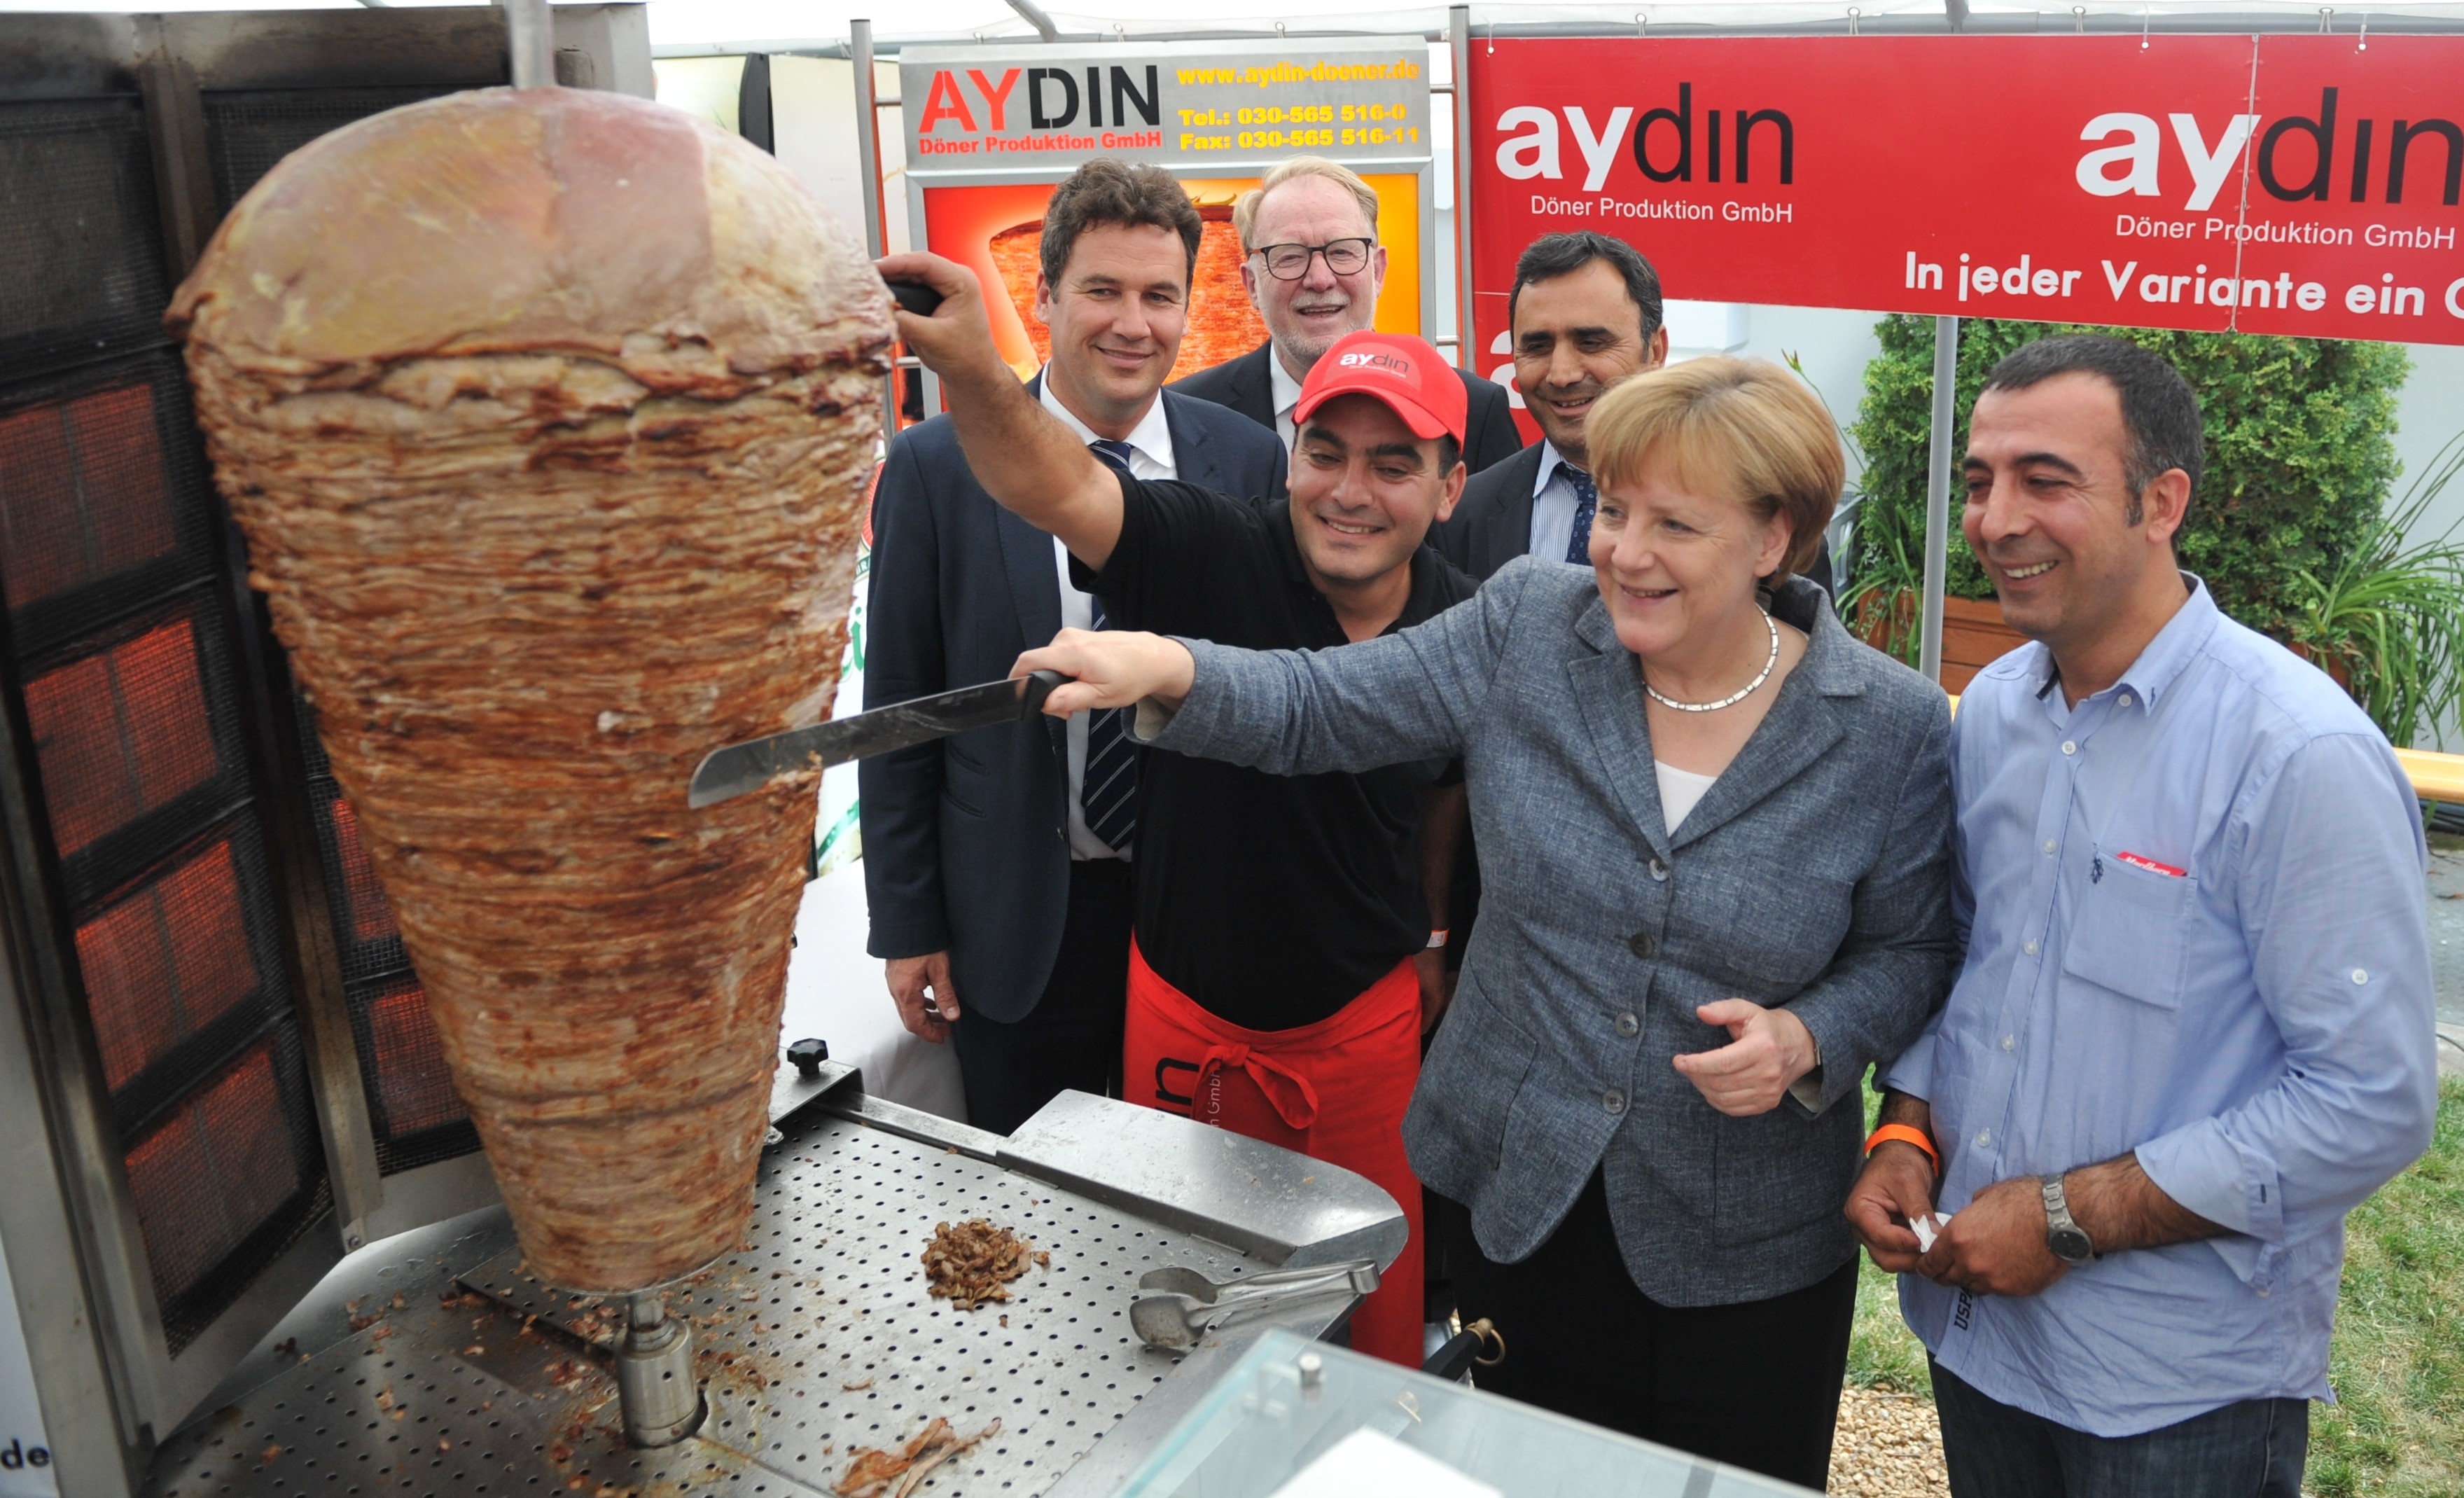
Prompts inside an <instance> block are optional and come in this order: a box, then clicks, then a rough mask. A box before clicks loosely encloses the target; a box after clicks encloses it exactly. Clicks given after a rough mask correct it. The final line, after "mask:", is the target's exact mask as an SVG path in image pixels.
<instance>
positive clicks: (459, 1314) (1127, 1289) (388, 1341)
mask: <svg viewBox="0 0 2464 1498" xmlns="http://www.w3.org/2000/svg"><path fill="white" fill-rule="evenodd" d="M847 1081H848V1079H847V1076H846V1074H845V1071H844V1068H838V1069H837V1074H835V1075H833V1076H831V1077H829V1078H826V1079H825V1084H824V1085H823V1086H821V1087H814V1086H811V1085H810V1084H807V1085H805V1086H804V1087H802V1088H788V1087H786V1086H785V1085H784V1084H782V1089H781V1090H782V1093H787V1094H792V1095H790V1096H788V1097H787V1098H785V1101H787V1102H790V1103H794V1104H797V1105H799V1106H801V1109H802V1111H801V1112H793V1113H790V1114H789V1115H788V1116H785V1117H783V1118H782V1119H781V1131H782V1134H783V1138H782V1139H781V1142H780V1143H779V1144H778V1145H777V1146H775V1147H774V1148H773V1149H772V1150H771V1151H770V1152H769V1154H768V1155H767V1157H765V1160H764V1164H763V1170H762V1176H761V1184H760V1187H759V1196H758V1198H757V1203H756V1207H755V1214H754V1222H753V1225H752V1228H751V1230H750V1232H749V1233H748V1236H747V1241H746V1244H745V1246H744V1247H743V1248H741V1249H740V1250H739V1251H738V1252H737V1253H735V1254H733V1255H731V1256H729V1257H728V1258H727V1259H725V1260H722V1261H721V1262H720V1263H718V1264H717V1265H715V1266H713V1267H711V1268H710V1269H709V1270H707V1271H705V1272H704V1273H703V1274H702V1275H700V1276H696V1277H695V1279H694V1280H693V1281H692V1282H688V1283H686V1284H683V1285H680V1286H677V1287H675V1288H674V1289H672V1291H671V1305H672V1306H673V1309H674V1310H675V1311H676V1312H677V1313H680V1314H684V1315H688V1316H691V1317H693V1337H694V1345H695V1349H696V1372H697V1373H698V1375H699V1376H700V1377H701V1378H702V1380H703V1383H704V1387H705V1390H706V1393H707V1397H708V1399H709V1401H710V1415H709V1418H708V1421H707V1422H706V1423H705V1424H704V1425H703V1427H702V1429H701V1431H700V1433H699V1434H697V1435H695V1436H693V1437H691V1438H689V1439H687V1440H686V1441H684V1442H682V1443H679V1444H677V1445H674V1446H671V1447H667V1448H664V1449H660V1450H651V1451H646V1450H636V1449H632V1448H630V1447H628V1446H627V1445H626V1444H625V1443H624V1441H623V1440H622V1437H621V1435H620V1434H619V1432H620V1429H621V1427H620V1425H619V1422H618V1420H617V1408H616V1404H615V1384H614V1379H613V1377H612V1374H611V1373H610V1371H609V1367H608V1364H607V1361H606V1354H605V1350H604V1349H603V1348H601V1347H600V1346H598V1345H595V1343H594V1340H593V1338H594V1336H595V1334H596V1333H597V1332H598V1330H599V1328H600V1326H601V1325H602V1324H603V1323H605V1326H606V1327H608V1328H609V1329H610V1330H611V1331H612V1329H613V1327H614V1326H615V1325H616V1324H617V1320H618V1318H617V1316H616V1315H615V1313H614V1311H615V1308H612V1307H611V1308H607V1311H608V1313H607V1314H606V1315H605V1316H602V1315H599V1314H597V1312H599V1311H600V1310H601V1309H602V1308H600V1307H599V1306H597V1305H595V1304H591V1303H589V1302H588V1301H587V1298H586V1297H582V1296H575V1295H563V1294H557V1293H553V1292H551V1291H549V1290H548V1289H545V1288H544V1287H539V1286H537V1285H535V1284H533V1283H531V1282H530V1281H528V1280H527V1279H526V1278H525V1277H523V1276H522V1275H521V1273H520V1270H519V1264H518V1259H517V1255H516V1254H515V1252H514V1250H513V1242H512V1229H511V1226H510V1224H509V1223H507V1222H506V1220H505V1218H504V1214H503V1211H502V1209H501V1208H495V1209H491V1210H490V1211H489V1212H486V1213H479V1214H473V1217H472V1218H471V1219H466V1220H463V1221H462V1222H461V1223H457V1224H455V1225H454V1228H453V1230H452V1231H451V1232H450V1233H444V1232H437V1231H430V1232H428V1233H423V1234H419V1235H406V1237H405V1239H404V1240H399V1241H396V1242H394V1243H389V1244H385V1245H376V1246H375V1247H373V1248H371V1249H369V1250H365V1251H363V1253H362V1254H361V1255H358V1256H355V1257H354V1259H353V1260H352V1261H349V1262H346V1264H345V1265H344V1266H343V1267H341V1268H338V1269H337V1270H336V1271H335V1274H334V1275H333V1276H332V1277H329V1279H328V1281H327V1282H326V1284H325V1285H324V1286H321V1287H319V1294H318V1295H317V1296H312V1297H311V1299H310V1301H308V1302H305V1303H303V1305H302V1307H301V1308H300V1310H299V1311H297V1312H295V1313H294V1315H293V1316H292V1317H291V1318H289V1319H288V1320H286V1322H285V1324H284V1325H283V1326H282V1327H278V1328H276V1329H275V1333H274V1335H273V1336H272V1337H271V1338H269V1343H268V1345H267V1346H266V1347H264V1348H260V1350H259V1352H258V1354H257V1355H255V1356H254V1357H253V1358H252V1360H251V1363H250V1364H249V1365H247V1366H246V1367H245V1368H244V1370H243V1376H241V1377H238V1378H237V1379H236V1380H235V1382H236V1384H239V1385H245V1386H244V1387H238V1388H236V1392H231V1393H229V1397H228V1399H227V1401H226V1402H224V1403H223V1404H221V1406H220V1407H219V1408H214V1409H212V1410H211V1412H210V1413H209V1414H208V1415H207V1416H205V1417H204V1418H202V1419H201V1420H200V1421H198V1422H196V1423H195V1424H193V1425H191V1426H190V1427H189V1428H188V1429H187V1430H185V1431H183V1432H181V1433H180V1434H179V1435H178V1436H176V1437H174V1438H173V1439H172V1440H171V1441H170V1442H168V1443H166V1444H165V1448H164V1450H163V1452H162V1454H161V1456H160V1458H159V1459H158V1461H157V1464H156V1466H155V1470H154V1474H153V1481H152V1482H151V1484H150V1485H149V1488H148V1490H149V1491H150V1492H153V1493H156V1494H160V1495H163V1498H174V1495H177V1498H190V1495H198V1498H202V1495H206V1494H216V1495H220V1494H257V1493H263V1494H275V1493H281V1494H294V1493H298V1492H302V1491H307V1492H332V1493H371V1494H373V1493H403V1494H423V1495H425V1494H434V1495H438V1498H458V1495H465V1494H499V1493H538V1494H541V1495H548V1494H555V1493H560V1492H580V1493H587V1494H591V1495H594V1498H597V1495H602V1494H605V1495H611V1498H612V1495H613V1494H617V1493H627V1494H636V1495H648V1494H654V1493H655V1494H660V1495H671V1494H672V1495H677V1498H682V1495H688V1494H704V1493H710V1494H764V1495H768V1494H780V1495H804V1494H815V1493H822V1492H825V1491H826V1490H827V1489H828V1488H829V1487H831V1486H832V1485H833V1484H834V1483H836V1482H837V1481H838V1480H839V1478H840V1477H841V1476H842V1474H844V1473H845V1472H846V1470H847V1466H848V1465H849V1464H850V1462H852V1460H853V1459H854V1457H855V1455H856V1453H857V1452H858V1451H860V1450H862V1449H864V1448H866V1447H881V1448H891V1449H895V1448H896V1447H897V1446H899V1445H900V1444H902V1443H905V1442H906V1441H907V1440H908V1439H909V1438H910V1437H912V1436H913V1435H914V1434H916V1433H917V1432H918V1431H920V1430H921V1429H923V1428H924V1426H925V1425H926V1424H927V1422H929V1421H931V1420H932V1419H934V1418H935V1417H936V1416H937V1417H943V1418H946V1419H948V1420H949V1421H950V1422H951V1423H952V1424H953V1425H954V1426H956V1427H957V1428H958V1429H959V1430H960V1431H961V1432H962V1433H963V1434H967V1435H972V1434H974V1433H975V1432H976V1431H978V1430H979V1429H981V1428H983V1427H984V1426H985V1425H987V1424H989V1423H990V1422H991V1421H994V1420H995V1419H998V1420H999V1421H1001V1428H1000V1430H999V1431H998V1433H996V1434H995V1435H993V1436H992V1437H990V1438H988V1439H986V1440H985V1441H984V1442H982V1443H980V1444H979V1445H978V1446H976V1447H975V1448H973V1449H972V1450H971V1451H969V1452H967V1453H966V1454H965V1455H963V1456H961V1457H959V1458H957V1459H956V1460H954V1461H952V1462H950V1463H948V1464H946V1465H943V1466H941V1467H940V1468H938V1469H936V1470H935V1472H934V1473H933V1474H932V1475H931V1476H930V1477H928V1478H927V1479H926V1480H925V1482H924V1483H923V1485H922V1486H921V1487H920V1488H919V1489H918V1490H919V1491H924V1492H941V1493H947V1492H969V1493H1020V1494H1025V1493H1037V1492H1042V1491H1044V1490H1045V1488H1047V1487H1050V1486H1051V1485H1052V1484H1053V1483H1054V1482H1055V1481H1057V1480H1058V1479H1059V1478H1060V1477H1061V1475H1062V1474H1063V1473H1064V1472H1066V1471H1067V1470H1068V1469H1069V1468H1071V1467H1072V1466H1074V1465H1077V1464H1078V1463H1079V1462H1080V1461H1081V1460H1082V1459H1084V1458H1085V1457H1087V1456H1088V1454H1089V1452H1090V1451H1091V1450H1092V1449H1094V1448H1095V1446H1096V1444H1097V1442H1098V1440H1099V1438H1101V1437H1102V1436H1104V1435H1105V1433H1106V1432H1108V1431H1110V1430H1111V1429H1112V1427H1113V1426H1114V1424H1115V1422H1117V1421H1120V1420H1121V1419H1122V1418H1123V1417H1124V1416H1125V1415H1127V1414H1128V1413H1129V1412H1130V1411H1131V1410H1132V1409H1133V1408H1135V1407H1137V1406H1139V1405H1140V1404H1141V1403H1157V1404H1160V1405H1163V1406H1168V1407H1169V1408H1159V1409H1157V1410H1155V1411H1154V1412H1153V1413H1152V1414H1150V1416H1149V1419H1148V1420H1147V1421H1140V1422H1139V1426H1140V1427H1141V1428H1154V1427H1153V1424H1152V1421H1154V1420H1155V1417H1156V1416H1160V1415H1167V1414H1169V1413H1170V1411H1171V1409H1177V1408H1178V1407H1180V1406H1183V1405H1187V1404H1191V1403H1194V1402H1195V1401H1196V1400H1197V1399H1199V1397H1200V1396H1201V1395H1202V1394H1203V1392H1204V1391H1203V1387H1202V1380H1196V1379H1179V1378H1177V1377H1175V1372H1176V1368H1177V1361H1178V1360H1177V1358H1175V1357H1174V1356H1173V1355H1169V1354H1165V1353H1162V1352H1158V1351H1155V1350H1153V1349H1149V1348H1145V1347H1142V1346H1141V1345H1139V1343H1138V1342H1137V1340H1136V1338H1135V1337H1134V1336H1133V1334H1132V1333H1131V1331H1130V1323H1129V1306H1130V1300H1131V1296H1132V1294H1133V1289H1134V1287H1135V1285H1136V1283H1137V1279H1138V1276H1139V1275H1140V1274H1142V1273H1144V1272H1145V1271H1146V1270H1148V1269H1151V1268H1154V1267H1158V1266H1162V1265H1186V1266H1188V1267H1192V1268H1194V1269H1197V1270H1199V1272H1201V1273H1204V1274H1206V1275H1208V1276H1210V1277H1212V1278H1217V1279H1225V1278H1232V1277H1237V1276H1241V1275H1245V1274H1250V1273H1256V1272H1259V1271H1261V1270H1265V1269H1269V1268H1275V1267H1283V1266H1286V1265H1293V1264H1299V1263H1307V1262H1322V1261H1324V1260H1327V1259H1333V1258H1341V1257H1346V1256H1348V1255H1350V1254H1353V1253H1358V1252H1367V1253H1371V1254H1374V1255H1375V1257H1377V1258H1378V1260H1379V1262H1380V1263H1385V1262H1390V1261H1391V1260H1392V1258H1393V1256H1394V1254H1395V1252H1396V1251H1397V1250H1399V1248H1400V1246H1401V1243H1402V1231H1403V1229H1402V1221H1401V1215H1400V1213H1399V1211H1397V1209H1396V1208H1395V1206H1394V1203H1393V1202H1392V1201H1391V1200H1390V1199H1388V1198H1386V1197H1385V1196H1384V1194H1383V1193H1382V1192H1378V1191H1377V1190H1376V1188H1375V1187H1374V1186H1372V1185H1370V1183H1368V1182H1367V1181H1365V1180H1362V1179H1360V1178H1358V1177H1356V1176H1352V1175H1350V1174H1349V1173H1347V1172H1343V1171H1340V1170H1337V1169H1335V1168H1333V1167H1331V1166H1327V1165H1325V1164H1323V1163H1322V1162H1319V1161H1314V1160H1308V1159H1306V1158H1304V1157H1299V1156H1294V1155H1290V1154H1288V1153H1287V1152H1285V1151H1280V1150H1274V1149H1272V1148H1271V1147H1268V1146H1264V1145H1259V1144H1256V1143H1254V1142H1253V1141H1250V1140H1246V1139H1240V1138H1238V1137H1237V1136H1233V1135H1224V1134H1222V1133H1221V1132H1220V1131H1214V1130H1205V1129H1201V1128H1199V1127H1198V1126H1197V1125H1195V1124H1192V1123H1189V1122H1188V1121H1187V1120H1182V1119H1174V1118H1169V1117H1166V1116H1164V1115H1162V1114H1159V1113H1155V1112H1151V1111H1148V1110H1143V1109H1137V1108H1133V1107H1131V1106H1130V1105H1127V1104H1122V1103H1117V1102H1110V1101H1107V1100H1105V1099H1100V1098H1089V1097H1086V1096H1083V1095H1081V1094H1067V1095H1065V1097H1064V1098H1062V1099H1060V1100H1058V1101H1057V1102H1056V1103H1055V1104H1054V1105H1053V1107H1052V1109H1050V1110H1047V1112H1046V1113H1045V1114H1039V1115H1038V1117H1037V1118H1036V1119H1034V1120H1030V1122H1029V1123H1028V1125H1027V1126H1026V1127H1025V1128H1023V1129H1022V1130H1021V1131H1020V1133H1019V1134H1018V1135H1015V1136H1013V1137H1011V1138H1008V1139H1002V1138H1001V1137H999V1136H997V1135H987V1134H983V1133H982V1132H980V1131H978V1130H971V1129H965V1128H962V1127H959V1126H956V1125H951V1124H947V1123H945V1122H943V1121H942V1120H939V1119H935V1118H933V1117H931V1116H930V1115H927V1114H921V1113H915V1112H912V1111H909V1110H905V1109H899V1108H895V1107H892V1106H891V1105H886V1104H882V1103H879V1102H876V1101H874V1100H871V1099H869V1098H866V1097H864V1096H863V1095H862V1094H861V1092H860V1090H857V1088H856V1087H855V1086H850V1085H844V1084H846V1083H847ZM833 1083H836V1084H842V1085H839V1086H838V1087H837V1088H836V1090H830V1084H833ZM1059 1181H1067V1184H1066V1185H1065V1184H1060V1183H1057V1182H1059ZM976 1216H983V1217H989V1218H991V1219H992V1220H993V1221H994V1222H996V1223H1001V1224H1002V1225H1004V1226H1008V1227H1010V1228H1012V1229H1014V1230H1016V1231H1018V1232H1020V1233H1022V1234H1023V1235H1025V1236H1026V1237H1028V1238H1031V1239H1033V1240H1034V1242H1035V1245H1036V1246H1037V1247H1038V1248H1039V1249H1042V1250H1045V1251H1046V1252H1049V1253H1050V1255H1051V1266H1050V1267H1049V1269H1048V1270H1047V1269H1038V1270H1035V1271H1031V1272H1030V1273H1029V1274H1028V1275H1027V1276H1026V1277H1024V1278H1023V1279H1021V1280H1019V1281H1016V1282H1014V1284H1013V1285H1012V1287H1011V1289H1012V1292H1013V1294H1014V1295H1015V1297H1016V1298H1015V1299H1014V1300H1013V1301H1011V1302H1010V1303H1008V1304H1006V1305H1002V1304H998V1303H996V1304H988V1305H985V1306H983V1307H980V1308H979V1309H978V1310H976V1311H958V1310H956V1309H954V1308H953V1307H952V1306H951V1305H950V1304H949V1303H948V1302H946V1301H938V1300H934V1299H932V1298H931V1297H930V1296H929V1295H928V1294H927V1293H926V1290H925V1287H924V1282H923V1279H922V1276H921V1274H920V1271H919V1269H918V1267H917V1265H916V1255H917V1253H918V1252H919V1251H920V1250H921V1249H922V1247H923V1245H924V1243H925V1241H926V1239H927V1238H928V1237H929V1236H930V1235H931V1232H932V1229H933V1224H934V1223H936V1222H945V1221H946V1222H955V1221H958V1220H960V1219H962V1218H967V1217H976ZM483 1290H484V1292H485V1293H481V1291H483ZM1339 1319H1340V1314H1339V1313H1338V1314H1337V1315H1333V1316H1330V1315H1329V1314H1328V1313H1327V1311H1326V1310H1325V1308H1324V1307H1323V1306H1321V1307H1320V1308H1318V1309H1317V1311H1314V1312H1303V1313H1302V1316H1301V1318H1300V1319H1298V1320H1295V1321H1291V1322H1287V1323H1286V1324H1287V1325H1290V1326H1292V1327H1293V1328H1294V1330H1296V1331H1298V1332H1300V1333H1302V1334H1305V1335H1315V1334H1318V1333H1323V1332H1324V1331H1325V1330H1327V1328H1328V1326H1329V1325H1330V1323H1331V1322H1332V1321H1335V1320H1339ZM354 1323H358V1324H356V1325H355V1324H354ZM1209 1362H1211V1360H1201V1362H1200V1365H1199V1366H1200V1367H1204V1366H1206V1365H1207V1364H1208V1363H1209ZM233 1387H234V1386H231V1385H227V1391H231V1390H232V1389H233ZM1109 1455H1110V1457H1111V1460H1110V1461H1108V1462H1107V1463H1104V1464H1100V1465H1103V1466H1105V1467H1107V1468H1108V1469H1113V1468H1117V1466H1118V1465H1120V1463H1121V1460H1122V1459H1123V1458H1125V1457H1128V1456H1129V1455H1130V1453H1129V1452H1127V1451H1122V1452H1114V1453H1110V1454H1109Z"/></svg>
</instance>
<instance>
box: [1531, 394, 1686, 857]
mask: <svg viewBox="0 0 2464 1498" xmlns="http://www.w3.org/2000/svg"><path fill="white" fill-rule="evenodd" d="M1573 466H1574V465H1573V462H1571V461H1570V460H1569V459H1568V458H1567V457H1566V455H1565V454H1564V453H1562V452H1558V451H1557V445H1556V444H1555V443H1553V442H1551V441H1550V440H1549V439H1548V438H1546V437H1543V438H1541V439H1540V472H1539V473H1538V474H1536V475H1534V477H1533V478H1532V480H1531V555H1532V556H1535V557H1546V558H1548V559H1549V560H1550V561H1551V562H1563V561H1565V560H1566V548H1567V547H1569V546H1571V545H1573V543H1574V503H1575V501H1574V486H1573V484H1572V483H1570V482H1569V481H1568V480H1567V478H1566V475H1565V474H1563V473H1562V472H1560V471H1561V470H1563V469H1569V468H1572V467H1573ZM1669 830H1670V831H1672V832H1673V831H1675V830H1676V828H1674V827H1671V828H1670V829H1669Z"/></svg>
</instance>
